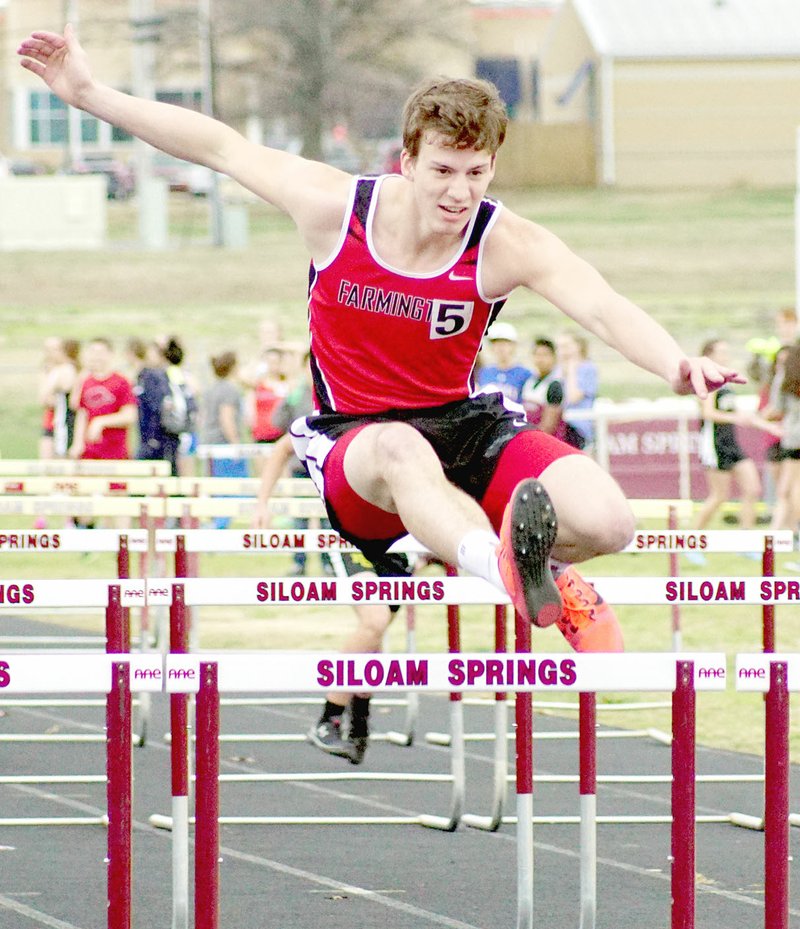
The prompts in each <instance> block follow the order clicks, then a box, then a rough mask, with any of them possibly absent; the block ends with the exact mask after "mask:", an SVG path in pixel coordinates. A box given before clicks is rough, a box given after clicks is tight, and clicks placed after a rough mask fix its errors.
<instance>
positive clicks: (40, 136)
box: [30, 91, 69, 145]
mask: <svg viewBox="0 0 800 929" xmlns="http://www.w3.org/2000/svg"><path fill="white" fill-rule="evenodd" d="M68 138H69V125H68V120H67V105H66V104H65V103H63V102H62V101H61V100H59V98H58V97H57V96H56V95H55V94H51V93H49V92H48V91H36V92H34V93H32V94H31V97H30V139H31V143H32V144H33V145H63V144H64V143H65V142H66V141H67V139H68Z"/></svg>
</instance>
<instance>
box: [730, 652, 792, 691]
mask: <svg viewBox="0 0 800 929" xmlns="http://www.w3.org/2000/svg"><path fill="white" fill-rule="evenodd" d="M776 661H779V662H784V663H785V664H786V667H787V672H788V674H787V686H788V689H789V690H790V691H797V690H800V655H798V654H794V653H792V654H778V653H777V652H757V653H755V654H752V655H737V656H736V689H737V690H750V691H760V692H762V693H766V691H768V690H769V683H770V665H771V664H772V663H773V662H776Z"/></svg>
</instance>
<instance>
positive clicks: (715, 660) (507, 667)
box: [166, 642, 725, 929]
mask: <svg viewBox="0 0 800 929" xmlns="http://www.w3.org/2000/svg"><path fill="white" fill-rule="evenodd" d="M521 644H522V645H524V642H523V643H521ZM338 660H340V658H339V656H338V655H337V656H331V655H328V654H305V653H303V654H297V653H273V654H263V653H261V654H257V655H256V654H253V653H249V654H232V653H228V654H227V655H217V656H211V655H207V656H200V655H174V656H169V658H168V660H167V669H166V682H167V689H168V690H169V691H171V692H193V693H197V741H196V749H195V751H196V758H197V761H196V771H197V774H196V777H197V813H196V846H197V850H196V854H195V901H196V903H195V907H196V915H195V919H196V922H195V925H196V926H197V927H198V929H217V926H218V915H219V900H220V895H219V865H218V857H219V827H220V826H221V825H224V824H225V823H226V822H227V820H226V819H225V818H224V817H220V815H219V790H220V786H221V785H222V784H223V783H224V782H225V779H224V776H221V775H219V739H218V736H219V699H220V693H224V692H235V691H255V690H258V689H264V688H265V686H268V688H269V689H270V690H274V691H276V692H288V693H291V692H306V691H317V692H320V691H324V690H325V688H326V686H327V673H326V672H327V669H328V668H330V667H331V666H335V664H336V662H337V661H338ZM490 660H491V657H490V656H488V655H486V654H463V655H462V654H460V655H443V654H436V655H425V654H416V655H414V654H408V655H401V656H394V657H393V658H392V659H389V658H388V657H387V656H374V655H360V656H349V657H348V661H349V662H352V665H351V667H352V669H353V673H354V674H355V675H357V676H358V677H359V679H360V680H363V682H364V687H365V689H367V690H371V691H374V692H377V691H380V690H401V689H410V688H414V689H417V690H423V689H427V690H431V691H438V692H445V693H453V692H461V691H468V690H481V691H486V690H497V689H499V688H502V689H504V690H507V691H518V692H519V693H518V698H517V721H518V740H519V743H518V750H517V778H516V780H517V809H518V817H517V821H518V831H517V927H518V929H531V927H532V926H533V916H534V899H533V876H534V860H533V823H534V817H533V776H532V775H533V764H532V753H531V751H530V746H531V740H530V738H529V733H530V722H531V713H530V707H531V694H532V693H533V692H536V691H545V692H553V691H560V690H566V691H573V692H577V693H596V692H598V691H602V690H614V691H618V690H620V689H623V690H630V691H662V692H670V693H672V694H673V707H674V711H673V726H674V728H675V739H674V742H673V745H674V747H673V800H672V804H673V817H672V832H671V836H672V838H671V848H670V853H671V859H672V862H671V867H672V884H671V889H672V903H671V907H672V926H673V929H690V927H691V926H692V925H693V914H694V909H695V849H694V831H695V817H694V806H695V799H694V789H695V788H694V733H695V697H694V694H695V691H696V690H722V689H724V688H725V657H724V655H720V654H704V655H698V656H691V658H688V657H687V656H683V655H677V656H676V655H671V654H668V653H663V654H636V655H573V656H564V655H561V654H559V655H536V656H529V655H526V654H524V652H520V651H518V652H517V653H516V654H514V655H513V656H508V657H507V658H503V659H500V662H501V665H502V672H503V674H502V676H503V678H504V679H503V680H502V681H498V680H497V676H496V675H495V676H493V677H492V676H489V675H488V674H487V669H488V667H489V661H490ZM390 661H391V662H392V664H390ZM583 777H584V781H583V782H582V786H583V787H584V788H585V789H586V790H587V793H585V794H583V796H585V797H590V794H589V793H588V791H589V790H590V789H591V781H592V775H591V771H590V770H584V772H583ZM581 806H582V810H584V811H586V817H587V820H588V825H587V826H586V828H585V829H582V831H581V837H582V839H581V841H582V851H581V875H582V879H581V901H580V909H581V925H582V926H583V927H584V929H589V926H593V925H594V910H595V909H596V901H595V900H594V893H595V889H596V880H594V878H593V868H594V859H593V855H594V849H593V848H592V847H591V841H590V835H591V828H590V827H591V815H590V807H591V804H590V803H588V802H583V801H582V804H581ZM587 846H589V847H587Z"/></svg>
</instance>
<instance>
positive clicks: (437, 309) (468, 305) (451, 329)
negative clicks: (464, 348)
mask: <svg viewBox="0 0 800 929" xmlns="http://www.w3.org/2000/svg"><path fill="white" fill-rule="evenodd" d="M474 307H475V304H474V303H473V302H472V301H471V300H466V301H464V302H458V301H453V300H432V301H431V338H432V339H449V338H450V336H453V335H458V333H459V332H463V331H464V330H465V329H466V328H467V327H468V326H469V324H470V321H471V319H472V311H473V309H474Z"/></svg>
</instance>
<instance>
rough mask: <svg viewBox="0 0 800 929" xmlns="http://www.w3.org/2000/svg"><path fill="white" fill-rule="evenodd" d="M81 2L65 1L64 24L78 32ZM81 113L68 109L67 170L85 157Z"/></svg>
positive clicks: (74, 0)
mask: <svg viewBox="0 0 800 929" xmlns="http://www.w3.org/2000/svg"><path fill="white" fill-rule="evenodd" d="M78 3H79V0H64V5H63V10H64V22H65V23H72V25H73V26H74V28H75V29H76V30H78V26H79V23H80V11H79V9H78ZM81 118H82V114H81V111H80V110H79V109H78V108H77V107H74V106H69V107H67V130H68V132H67V138H68V141H67V149H66V152H65V153H64V154H65V159H66V161H67V164H66V165H65V166H64V167H65V168H66V169H67V170H69V169H70V168H73V167H74V166H75V165H76V164H77V163H78V162H79V161H80V160H81V158H82V156H83V133H82V131H81Z"/></svg>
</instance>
